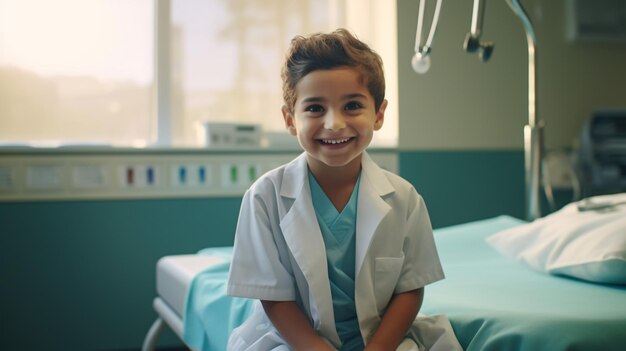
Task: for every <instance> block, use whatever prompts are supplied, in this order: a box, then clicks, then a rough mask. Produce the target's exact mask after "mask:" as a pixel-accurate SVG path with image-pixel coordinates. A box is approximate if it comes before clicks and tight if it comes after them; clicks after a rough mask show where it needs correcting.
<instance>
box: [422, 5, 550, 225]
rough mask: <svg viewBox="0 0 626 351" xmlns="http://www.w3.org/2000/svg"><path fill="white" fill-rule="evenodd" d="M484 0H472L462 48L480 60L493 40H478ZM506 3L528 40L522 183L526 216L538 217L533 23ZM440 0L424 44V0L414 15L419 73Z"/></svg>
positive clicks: (539, 135) (427, 64)
mask: <svg viewBox="0 0 626 351" xmlns="http://www.w3.org/2000/svg"><path fill="white" fill-rule="evenodd" d="M483 1H484V0H474V6H473V10H472V24H471V30H470V32H469V33H468V35H467V36H466V38H465V42H464V48H465V50H466V51H467V52H469V53H475V52H477V51H478V55H479V57H480V59H481V60H482V61H483V62H486V61H487V60H489V58H490V57H491V54H492V52H493V46H494V44H493V43H492V42H481V41H480V35H481V31H482V22H483V14H484V10H485V7H484V3H483ZM507 3H508V4H509V7H511V9H512V10H513V12H514V13H515V14H516V15H517V17H519V19H520V20H521V22H522V25H523V26H524V30H525V32H526V40H527V43H528V124H527V125H526V126H524V160H525V167H524V168H525V172H526V174H525V184H526V219H528V220H533V219H536V218H539V217H541V207H540V201H539V190H540V178H539V177H540V174H541V154H542V149H543V143H542V139H543V134H542V129H543V123H542V122H541V121H540V120H538V119H537V116H536V106H537V98H536V91H537V87H536V69H535V67H536V64H537V55H536V41H537V40H536V36H535V31H534V29H533V25H532V23H531V22H530V19H529V18H528V15H527V14H526V11H525V10H524V8H523V7H522V5H520V3H519V1H518V0H507ZM440 7H441V1H440V0H438V1H437V6H436V9H435V16H434V17H433V22H432V26H431V30H430V34H429V36H428V39H427V40H426V43H425V45H421V36H422V34H421V32H422V25H423V24H422V22H423V17H424V1H420V6H419V13H418V19H417V33H416V38H415V55H414V56H413V59H412V61H411V64H412V66H413V69H414V70H415V71H416V72H417V73H420V74H423V73H426V71H428V68H429V67H430V58H429V54H430V52H431V45H432V40H433V36H434V34H435V29H436V27H437V22H438V20H439V10H440Z"/></svg>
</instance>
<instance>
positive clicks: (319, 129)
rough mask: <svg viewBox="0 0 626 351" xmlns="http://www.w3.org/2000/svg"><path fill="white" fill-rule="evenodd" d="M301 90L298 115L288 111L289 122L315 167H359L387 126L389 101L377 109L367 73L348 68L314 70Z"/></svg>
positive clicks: (287, 119)
mask: <svg viewBox="0 0 626 351" xmlns="http://www.w3.org/2000/svg"><path fill="white" fill-rule="evenodd" d="M296 92H297V99H296V103H295V106H294V108H293V114H290V113H288V112H286V111H284V112H283V113H284V117H285V124H286V125H287V128H288V130H289V132H290V133H291V134H292V135H295V136H297V138H298V142H299V143H300V145H301V146H302V148H304V150H305V151H306V152H307V154H308V158H309V165H310V167H312V168H315V167H316V166H319V167H343V166H349V165H356V166H358V165H359V163H360V156H361V153H362V152H363V150H365V148H366V147H367V146H368V145H369V143H370V142H371V140H372V136H373V132H374V131H375V130H378V129H380V127H382V124H383V120H384V109H385V107H386V102H384V103H383V104H382V106H381V108H380V109H379V111H376V110H375V104H374V99H373V98H372V96H371V94H370V93H369V91H368V89H367V86H366V82H364V81H363V78H362V75H361V74H360V72H359V71H358V70H356V69H354V68H348V67H340V68H335V69H329V70H317V71H313V72H311V73H309V74H307V75H306V76H305V77H304V78H302V80H300V82H298V84H297V85H296ZM357 169H358V168H357ZM312 171H314V169H312ZM314 172H315V171H314Z"/></svg>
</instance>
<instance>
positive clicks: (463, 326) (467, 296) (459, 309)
mask: <svg viewBox="0 0 626 351" xmlns="http://www.w3.org/2000/svg"><path fill="white" fill-rule="evenodd" d="M522 223H524V222H523V221H521V220H518V219H515V218H512V217H508V216H500V217H497V218H492V219H488V220H483V221H477V222H472V223H467V224H462V225H458V226H454V227H448V228H442V229H438V230H436V231H435V241H436V242H437V248H438V251H439V256H440V258H441V261H442V263H443V266H444V271H445V272H446V279H444V280H443V281H440V282H437V283H435V284H433V285H432V286H428V287H427V288H426V295H425V300H424V305H423V307H422V312H423V313H425V314H439V313H442V314H446V315H447V316H448V317H449V319H450V322H451V324H452V327H453V329H454V331H455V333H456V335H457V338H458V339H459V342H460V343H461V345H462V346H463V348H464V349H465V350H467V351H473V350H481V351H491V350H494V351H495V350H516V351H537V350H546V351H552V350H602V351H608V350H616V351H617V350H625V348H624V345H626V332H625V331H626V287H625V286H612V285H601V284H593V283H589V282H584V281H579V280H575V279H569V278H565V277H559V276H553V275H549V274H547V273H542V272H537V271H534V270H532V269H530V268H529V267H527V266H525V265H523V264H522V263H521V262H518V261H515V260H513V259H510V258H507V257H504V256H502V255H500V254H499V253H498V252H497V251H496V250H495V249H493V248H491V247H490V246H489V245H488V244H487V243H486V242H485V238H486V237H488V236H489V235H491V234H493V233H496V232H498V231H500V230H503V229H507V228H510V227H513V226H517V225H519V224H522Z"/></svg>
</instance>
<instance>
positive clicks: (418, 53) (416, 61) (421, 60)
mask: <svg viewBox="0 0 626 351" xmlns="http://www.w3.org/2000/svg"><path fill="white" fill-rule="evenodd" d="M441 1H442V0H437V3H436V5H435V13H434V15H433V21H432V23H431V25H430V32H429V33H428V38H427V39H426V42H425V43H424V45H422V29H423V27H424V11H425V8H426V0H421V1H420V2H419V12H418V14H417V30H416V31H415V55H413V58H412V59H411V66H413V70H414V71H415V72H417V73H419V74H424V73H426V72H428V69H430V52H431V45H432V43H433V37H434V36H435V31H436V30H437V22H439V12H440V11H441Z"/></svg>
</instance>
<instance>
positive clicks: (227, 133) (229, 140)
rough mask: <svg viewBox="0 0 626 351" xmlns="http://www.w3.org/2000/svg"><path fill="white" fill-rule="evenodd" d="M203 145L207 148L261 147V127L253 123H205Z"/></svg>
mask: <svg viewBox="0 0 626 351" xmlns="http://www.w3.org/2000/svg"><path fill="white" fill-rule="evenodd" d="M203 126H204V131H205V133H206V137H205V144H206V146H208V147H215V148H219V147H224V148H233V147H251V148H257V147H260V146H261V133H262V132H261V125H260V124H253V123H231V122H205V123H204V124H203Z"/></svg>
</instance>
